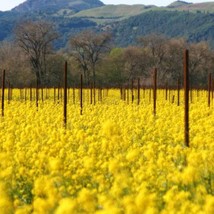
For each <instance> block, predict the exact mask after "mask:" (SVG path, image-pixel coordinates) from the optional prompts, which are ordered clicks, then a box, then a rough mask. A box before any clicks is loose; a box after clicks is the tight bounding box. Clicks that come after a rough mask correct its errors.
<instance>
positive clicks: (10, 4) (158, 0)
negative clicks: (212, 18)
mask: <svg viewBox="0 0 214 214" xmlns="http://www.w3.org/2000/svg"><path fill="white" fill-rule="evenodd" d="M24 1H26V0H0V11H5V10H10V9H12V8H14V7H15V6H17V5H19V4H21V3H22V2H24ZM50 1H51V0H50ZM101 1H102V2H103V3H104V4H144V5H151V4H152V5H157V6H167V5H169V4H170V3H172V2H174V0H117V1H114V0H101ZM186 2H192V3H201V2H214V0H204V1H203V0H192V1H191V0H186Z"/></svg>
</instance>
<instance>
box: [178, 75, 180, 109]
mask: <svg viewBox="0 0 214 214" xmlns="http://www.w3.org/2000/svg"><path fill="white" fill-rule="evenodd" d="M177 93H178V95H177V96H178V100H177V105H178V106H180V80H179V79H178V82H177Z"/></svg>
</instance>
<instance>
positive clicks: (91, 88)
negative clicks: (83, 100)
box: [90, 84, 93, 105]
mask: <svg viewBox="0 0 214 214" xmlns="http://www.w3.org/2000/svg"><path fill="white" fill-rule="evenodd" d="M90 98H91V99H90V104H91V105H92V103H93V87H92V84H90Z"/></svg>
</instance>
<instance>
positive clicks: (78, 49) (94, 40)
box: [70, 31, 111, 84]
mask: <svg viewBox="0 0 214 214" xmlns="http://www.w3.org/2000/svg"><path fill="white" fill-rule="evenodd" d="M110 39H111V36H110V34H108V33H101V34H96V33H95V32H93V31H83V32H81V33H80V34H78V35H76V36H74V37H72V38H71V40H70V45H71V53H72V56H73V57H74V58H75V59H76V61H77V62H78V63H79V66H80V67H81V69H82V71H83V74H84V78H85V80H87V83H88V84H89V82H90V78H91V72H92V78H93V83H94V84H95V78H96V65H97V63H98V62H99V61H100V59H101V58H102V57H101V56H102V54H103V53H104V52H106V51H107V50H109V42H110Z"/></svg>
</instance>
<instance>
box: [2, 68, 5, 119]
mask: <svg viewBox="0 0 214 214" xmlns="http://www.w3.org/2000/svg"><path fill="white" fill-rule="evenodd" d="M4 90H5V70H3V73H2V97H1V101H2V102H1V109H2V112H1V114H2V117H4V92H5V91H4Z"/></svg>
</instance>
